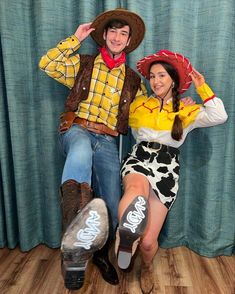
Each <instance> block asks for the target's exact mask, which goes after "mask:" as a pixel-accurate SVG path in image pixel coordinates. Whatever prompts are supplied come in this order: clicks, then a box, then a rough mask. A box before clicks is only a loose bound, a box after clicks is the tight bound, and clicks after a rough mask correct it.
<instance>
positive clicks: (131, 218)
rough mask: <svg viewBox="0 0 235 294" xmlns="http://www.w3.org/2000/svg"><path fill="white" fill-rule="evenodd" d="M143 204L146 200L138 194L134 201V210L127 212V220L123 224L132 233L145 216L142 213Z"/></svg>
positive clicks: (144, 208)
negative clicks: (136, 199)
mask: <svg viewBox="0 0 235 294" xmlns="http://www.w3.org/2000/svg"><path fill="white" fill-rule="evenodd" d="M145 204H146V201H145V199H144V197H140V196H138V201H137V202H136V203H135V210H133V211H129V212H128V214H127V217H126V218H127V222H125V223H124V224H123V226H124V227H126V228H128V229H130V230H131V232H132V233H135V231H136V228H137V227H138V225H139V224H140V223H141V222H142V220H143V219H144V218H145V215H144V213H143V211H144V210H146V207H145Z"/></svg>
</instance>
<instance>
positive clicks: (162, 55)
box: [136, 50, 193, 94]
mask: <svg viewBox="0 0 235 294" xmlns="http://www.w3.org/2000/svg"><path fill="white" fill-rule="evenodd" d="M155 61H163V62H166V63H169V64H171V65H172V66H173V67H174V68H175V69H176V70H177V72H178V74H179V79H180V84H179V89H178V90H179V93H180V94H182V93H184V92H185V91H187V90H188V88H189V87H190V85H191V83H192V78H191V76H190V73H191V72H192V71H193V67H192V65H191V63H190V61H189V60H188V59H187V58H186V57H185V56H183V55H181V54H179V53H175V52H171V51H169V50H160V51H158V52H157V53H155V54H152V55H149V56H146V57H144V58H142V59H140V60H139V61H138V62H137V64H136V67H137V70H138V71H139V73H140V74H141V75H142V76H143V77H145V78H146V79H148V80H149V70H150V66H151V64H152V63H153V62H155Z"/></svg>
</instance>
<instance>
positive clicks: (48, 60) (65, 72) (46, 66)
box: [39, 35, 80, 88]
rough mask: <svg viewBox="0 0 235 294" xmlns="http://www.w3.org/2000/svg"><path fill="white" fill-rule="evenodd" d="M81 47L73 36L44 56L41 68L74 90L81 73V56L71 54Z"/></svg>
mask: <svg viewBox="0 0 235 294" xmlns="http://www.w3.org/2000/svg"><path fill="white" fill-rule="evenodd" d="M79 47H80V42H79V40H78V39H77V37H76V36H75V35H72V36H71V37H69V38H67V39H65V40H62V41H61V42H60V43H59V44H58V45H57V46H56V47H55V48H52V49H50V50H49V51H48V52H47V53H46V54H45V55H44V56H42V58H41V60H40V62H39V67H40V68H41V70H43V71H45V72H46V74H48V75H49V76H50V77H52V78H53V79H55V80H56V81H58V82H60V83H62V84H63V85H65V86H67V87H68V88H72V87H73V85H74V81H75V78H76V75H77V73H78V71H79V67H80V56H79V54H76V55H73V56H71V54H73V53H74V52H75V51H76V50H77V49H78V48H79Z"/></svg>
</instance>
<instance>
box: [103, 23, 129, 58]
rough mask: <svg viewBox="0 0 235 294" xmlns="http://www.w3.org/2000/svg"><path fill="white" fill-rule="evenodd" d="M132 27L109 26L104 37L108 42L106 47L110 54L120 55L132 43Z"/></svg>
mask: <svg viewBox="0 0 235 294" xmlns="http://www.w3.org/2000/svg"><path fill="white" fill-rule="evenodd" d="M129 34H130V27H129V26H128V25H126V26H124V27H122V28H116V27H112V28H108V30H107V31H105V32H104V35H103V38H104V40H105V42H106V47H107V49H108V51H109V52H110V54H112V55H119V54H121V53H122V51H123V50H124V49H125V47H126V46H128V45H129V43H130V38H129Z"/></svg>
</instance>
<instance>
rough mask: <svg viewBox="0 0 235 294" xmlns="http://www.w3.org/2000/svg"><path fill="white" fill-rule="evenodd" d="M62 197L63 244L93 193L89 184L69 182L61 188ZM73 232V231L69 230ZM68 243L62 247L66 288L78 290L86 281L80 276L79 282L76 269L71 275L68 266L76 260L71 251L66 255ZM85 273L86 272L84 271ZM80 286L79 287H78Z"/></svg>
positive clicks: (62, 263) (62, 264) (62, 266)
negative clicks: (71, 226)
mask: <svg viewBox="0 0 235 294" xmlns="http://www.w3.org/2000/svg"><path fill="white" fill-rule="evenodd" d="M60 195H61V209H62V233H63V235H64V236H63V237H62V243H63V240H64V238H65V235H66V233H67V235H68V230H67V229H68V227H69V225H70V224H71V223H72V222H73V220H74V219H75V218H76V217H77V215H78V213H79V212H80V211H81V210H82V209H83V208H84V207H85V206H86V205H87V204H88V203H89V202H90V201H91V200H92V198H93V191H92V189H91V188H90V186H89V185H88V184H87V183H78V182H77V181H75V180H72V179H71V180H67V181H66V182H64V183H63V184H62V185H61V187H60ZM69 231H71V230H69ZM67 244H68V242H67V241H66V242H65V245H63V246H62V247H61V251H62V254H61V268H62V274H63V276H64V280H65V287H66V288H68V289H71V290H73V289H78V287H81V286H80V285H82V283H83V280H84V273H83V277H81V275H82V274H80V278H79V279H80V280H81V281H79V282H78V277H77V276H78V272H77V270H76V267H75V274H74V273H71V271H70V270H69V267H68V264H71V262H70V261H69V260H73V259H74V254H73V252H72V251H70V256H69V257H68V254H67V253H65V251H66V250H65V249H64V248H66V246H67ZM84 272H85V270H84ZM78 284H79V285H78Z"/></svg>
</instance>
